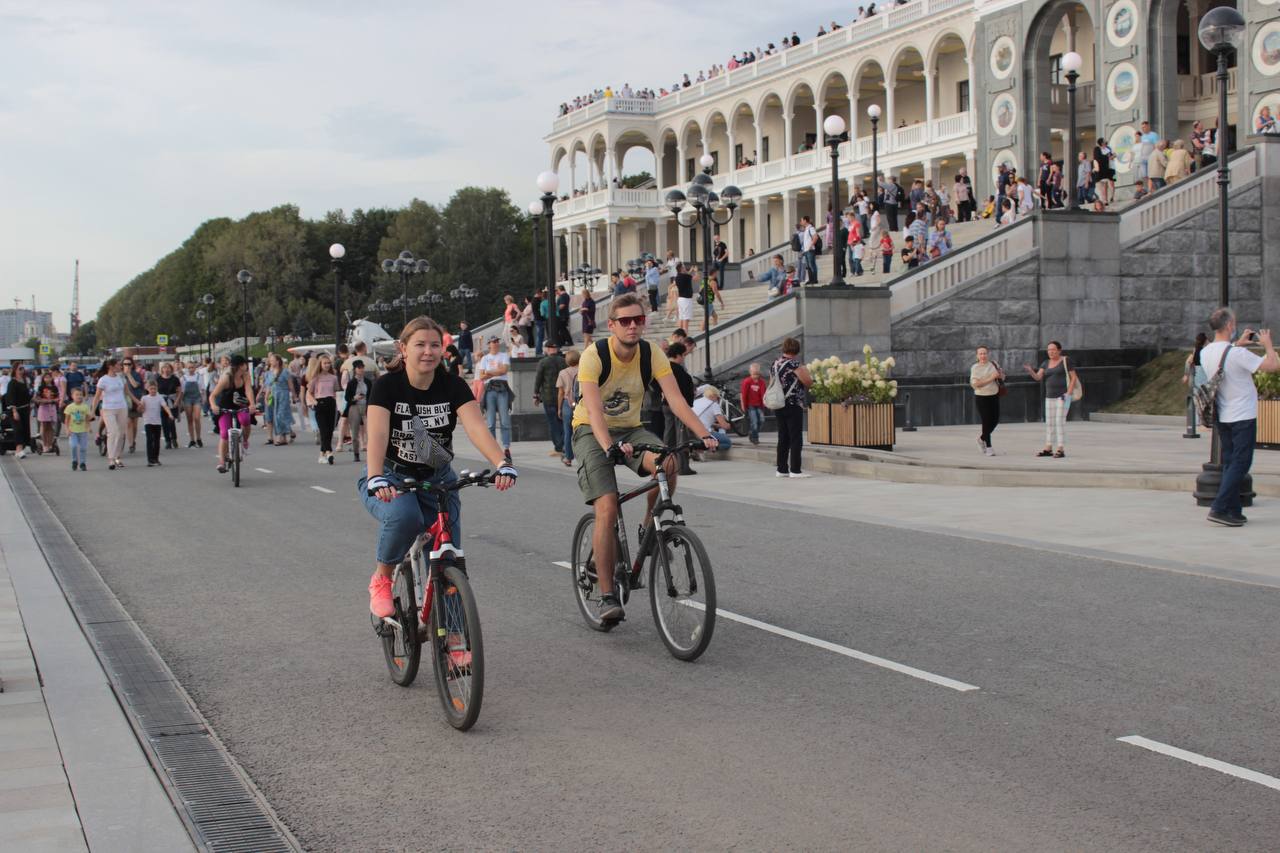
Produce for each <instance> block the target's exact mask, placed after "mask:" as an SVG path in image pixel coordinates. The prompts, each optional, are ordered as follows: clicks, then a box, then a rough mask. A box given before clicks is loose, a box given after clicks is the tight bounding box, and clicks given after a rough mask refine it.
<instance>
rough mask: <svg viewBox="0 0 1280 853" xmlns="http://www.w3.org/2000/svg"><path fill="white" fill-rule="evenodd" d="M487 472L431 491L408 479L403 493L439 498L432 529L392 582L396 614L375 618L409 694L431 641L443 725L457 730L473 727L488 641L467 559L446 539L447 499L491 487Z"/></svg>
mask: <svg viewBox="0 0 1280 853" xmlns="http://www.w3.org/2000/svg"><path fill="white" fill-rule="evenodd" d="M492 482H493V475H492V474H491V473H490V472H489V471H482V472H481V473H479V474H469V473H467V472H466V471H463V472H462V476H461V477H460V478H459V479H457V480H455V481H454V482H452V483H446V484H444V485H434V484H432V483H419V482H417V481H416V480H411V479H406V480H405V481H404V482H403V483H402V484H401V485H399V486H396V487H394V488H395V489H396V490H397V491H399V492H400V493H401V494H408V493H410V492H420V491H427V492H434V493H435V494H436V495H437V496H438V498H439V502H438V503H439V507H440V509H439V512H438V513H437V515H436V520H435V523H434V524H432V525H431V527H430V528H428V529H427V530H425V531H423V533H422V534H421V535H420V536H419V537H418V538H417V540H416V541H415V542H414V543H413V547H412V548H410V549H409V553H408V555H407V556H406V557H405V558H404V561H403V562H401V563H400V565H399V566H397V567H396V570H395V574H394V575H393V576H392V580H391V600H392V602H393V603H394V605H395V609H396V612H395V615H394V616H386V617H383V618H382V619H379V618H378V617H376V616H373V615H372V614H370V617H369V618H370V619H371V620H372V621H373V630H374V632H375V633H377V635H378V637H379V638H381V640H382V651H383V656H384V657H385V658H386V660H387V669H388V670H390V672H391V680H392V681H394V682H395V683H396V684H399V685H400V686H401V687H408V686H409V685H410V684H412V683H413V680H414V679H415V678H417V676H418V666H419V664H420V662H421V660H422V646H423V645H424V644H425V643H427V641H428V640H430V642H431V666H432V669H433V670H434V671H435V680H436V690H437V692H438V693H439V694H440V704H441V705H442V706H443V707H444V715H445V719H447V720H448V721H449V725H451V726H453V727H454V728H455V729H458V730H459V731H466V730H467V729H469V728H471V727H472V726H473V725H475V722H476V719H477V718H478V717H479V716H480V703H481V700H482V699H483V698H484V641H483V639H482V637H481V634H480V613H479V610H477V608H476V597H475V593H474V592H472V590H471V583H470V582H469V581H468V579H467V563H466V557H465V556H464V555H463V553H462V549H461V548H459V547H457V546H456V545H455V544H454V542H453V539H452V537H451V535H450V533H449V511H448V501H447V500H446V498H447V497H448V494H449V493H450V492H456V491H457V490H458V489H464V488H466V487H467V486H488V485H489V484H491V483H492Z"/></svg>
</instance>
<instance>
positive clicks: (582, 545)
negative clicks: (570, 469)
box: [570, 512, 621, 631]
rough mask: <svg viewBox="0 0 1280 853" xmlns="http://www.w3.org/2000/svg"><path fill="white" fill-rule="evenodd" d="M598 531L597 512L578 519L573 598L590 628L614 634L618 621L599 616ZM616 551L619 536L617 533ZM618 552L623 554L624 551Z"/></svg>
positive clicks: (574, 538) (575, 538) (572, 555)
mask: <svg viewBox="0 0 1280 853" xmlns="http://www.w3.org/2000/svg"><path fill="white" fill-rule="evenodd" d="M595 532H596V516H595V513H592V512H589V513H587V514H586V515H584V516H582V518H580V519H579V520H578V526H577V528H576V529H575V530H574V531H573V553H572V554H571V555H570V556H571V558H572V559H571V560H570V562H572V563H573V569H572V570H571V573H572V574H573V596H574V599H575V600H577V602H578V610H579V611H580V612H581V613H582V618H583V619H585V620H586V622H587V626H588V627H590V628H592V629H594V630H596V631H612V630H613V628H614V626H615V625H617V624H618V623H617V622H605V621H603V620H602V619H601V618H600V617H599V616H597V615H596V614H597V613H598V612H599V609H598V608H599V606H600V585H599V581H598V576H597V574H596V557H595V550H594V548H593V547H592V541H593V539H594V536H595ZM614 547H615V548H616V547H617V545H616V534H615V546H614ZM615 553H621V550H618V551H616V552H615Z"/></svg>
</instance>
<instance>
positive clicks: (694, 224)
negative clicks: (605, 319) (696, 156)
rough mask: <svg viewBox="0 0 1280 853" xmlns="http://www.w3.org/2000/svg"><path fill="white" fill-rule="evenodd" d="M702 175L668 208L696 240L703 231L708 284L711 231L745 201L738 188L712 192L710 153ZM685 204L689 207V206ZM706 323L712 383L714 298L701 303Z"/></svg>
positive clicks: (670, 196) (673, 196)
mask: <svg viewBox="0 0 1280 853" xmlns="http://www.w3.org/2000/svg"><path fill="white" fill-rule="evenodd" d="M701 163H702V167H703V170H704V171H703V173H702V174H700V175H695V176H694V178H693V182H692V183H690V184H689V189H688V191H687V193H683V192H681V191H680V190H672V191H671V192H669V193H667V199H666V201H667V207H668V208H670V210H671V213H672V215H673V216H675V218H676V224H678V225H683V226H684V227H686V228H689V229H690V230H691V231H693V232H694V240H695V241H696V239H697V231H698V229H699V228H700V229H701V230H702V247H703V257H702V276H703V281H704V284H703V286H704V287H705V286H706V285H705V282H706V280H708V279H709V278H710V277H711V229H712V226H721V225H727V224H729V221H730V220H732V219H733V215H734V213H736V212H737V209H738V202H739V201H740V200H741V199H742V191H741V190H740V189H738V188H737V187H735V186H732V185H730V186H727V187H725V188H724V190H723V191H722V192H721V193H720V194H719V195H717V194H716V192H715V191H714V190H712V188H711V186H712V181H711V175H710V174H709V172H710V170H711V167H712V166H713V165H714V163H715V161H714V160H713V159H712V158H711V155H709V154H703V155H702V160H701ZM686 203H687V204H688V207H686V206H685V205H686ZM702 318H703V323H704V324H705V325H706V327H707V331H706V333H705V334H704V335H703V341H702V343H703V347H704V351H705V353H706V369H705V371H704V374H703V375H704V377H705V379H706V381H707V382H711V381H713V380H714V378H715V374H714V373H712V372H711V299H710V298H707V299H704V300H703V304H702Z"/></svg>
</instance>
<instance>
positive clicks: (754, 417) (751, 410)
mask: <svg viewBox="0 0 1280 853" xmlns="http://www.w3.org/2000/svg"><path fill="white" fill-rule="evenodd" d="M747 428H748V429H749V430H750V436H751V443H752V444H755V443H756V442H757V441H759V440H760V430H762V429H764V409H762V408H760V407H759V406H748V407H747Z"/></svg>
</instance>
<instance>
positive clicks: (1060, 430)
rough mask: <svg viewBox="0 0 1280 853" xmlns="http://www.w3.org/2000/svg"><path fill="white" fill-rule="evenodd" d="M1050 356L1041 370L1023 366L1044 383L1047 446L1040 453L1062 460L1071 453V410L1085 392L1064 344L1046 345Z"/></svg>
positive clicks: (1035, 378) (1045, 444)
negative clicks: (1068, 446) (1068, 450)
mask: <svg viewBox="0 0 1280 853" xmlns="http://www.w3.org/2000/svg"><path fill="white" fill-rule="evenodd" d="M1045 350H1046V352H1047V353H1048V356H1049V357H1048V358H1047V359H1045V360H1044V361H1043V362H1041V363H1040V367H1039V369H1032V367H1031V365H1029V364H1024V365H1022V367H1023V369H1024V370H1026V371H1027V374H1028V375H1029V376H1030V377H1031V378H1032V379H1034V380H1035V381H1037V382H1043V383H1044V449H1043V450H1041V451H1040V452H1039V453H1037V454H1036V456H1052V457H1054V458H1055V459H1062V458H1063V457H1065V456H1066V455H1067V453H1066V450H1065V446H1066V442H1067V436H1066V423H1067V410H1068V409H1069V408H1070V407H1071V401H1072V400H1079V399H1080V397H1081V396H1082V395H1083V388H1082V387H1081V385H1080V377H1078V376H1076V372H1075V371H1074V370H1072V369H1071V366H1070V365H1068V364H1067V357H1066V356H1065V355H1063V353H1062V344H1060V343H1058V342H1057V341H1049V346H1047V347H1045ZM1055 433H1056V434H1057V450H1056V451H1055V450H1054V434H1055Z"/></svg>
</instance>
